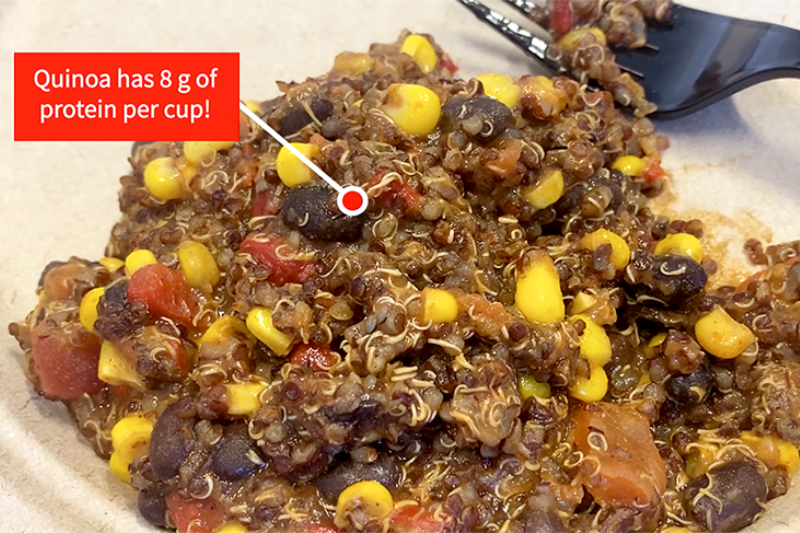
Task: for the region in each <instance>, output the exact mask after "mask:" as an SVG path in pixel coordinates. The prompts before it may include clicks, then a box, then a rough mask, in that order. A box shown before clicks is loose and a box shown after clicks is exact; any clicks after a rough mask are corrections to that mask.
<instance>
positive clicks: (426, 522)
mask: <svg viewBox="0 0 800 533" xmlns="http://www.w3.org/2000/svg"><path fill="white" fill-rule="evenodd" d="M443 528H444V523H443V522H441V521H440V520H437V519H436V517H435V516H433V513H432V512H431V511H430V510H429V509H426V508H425V507H422V506H419V505H409V506H408V507H402V508H400V509H398V510H396V511H395V512H394V514H393V515H392V526H391V530H392V531H394V532H395V533H441V532H442V530H443Z"/></svg>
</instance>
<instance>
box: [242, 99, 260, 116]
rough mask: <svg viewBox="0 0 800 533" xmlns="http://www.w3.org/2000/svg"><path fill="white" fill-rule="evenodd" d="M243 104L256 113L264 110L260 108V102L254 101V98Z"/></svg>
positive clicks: (258, 113)
mask: <svg viewBox="0 0 800 533" xmlns="http://www.w3.org/2000/svg"><path fill="white" fill-rule="evenodd" d="M244 106H245V107H246V108H247V109H249V110H250V111H252V112H253V113H255V114H257V115H260V114H261V113H263V112H264V110H263V109H262V108H261V102H256V101H255V100H248V101H247V102H245V103H244Z"/></svg>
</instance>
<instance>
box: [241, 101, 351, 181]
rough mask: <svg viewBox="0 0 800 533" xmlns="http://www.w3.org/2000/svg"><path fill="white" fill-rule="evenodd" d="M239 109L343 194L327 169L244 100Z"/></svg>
mask: <svg viewBox="0 0 800 533" xmlns="http://www.w3.org/2000/svg"><path fill="white" fill-rule="evenodd" d="M239 109H241V110H242V113H244V114H245V115H247V116H248V117H250V120H252V121H253V122H255V123H256V124H258V125H259V126H261V128H262V129H263V130H264V131H266V132H267V133H269V134H270V135H271V136H272V138H273V139H275V140H276V141H278V142H279V143H281V144H282V145H283V146H284V147H285V148H286V149H287V150H289V151H290V152H292V153H293V154H294V156H295V157H296V158H297V159H299V160H300V161H302V162H303V163H305V165H306V166H307V167H308V168H310V169H311V170H313V171H314V174H316V175H317V176H319V177H320V178H322V179H323V180H325V182H326V183H327V184H328V185H330V186H331V187H332V188H333V189H334V190H335V191H336V192H338V193H339V194H341V193H343V192H344V188H343V187H342V186H341V185H339V184H338V183H336V182H335V181H333V179H332V178H331V177H330V176H328V175H327V174H325V171H324V170H322V169H321V168H319V167H318V166H317V165H315V164H314V162H313V161H311V160H310V159H309V158H307V157H306V156H304V155H303V154H301V153H300V152H298V151H297V148H295V147H294V146H292V144H291V143H290V142H289V141H287V140H286V139H284V138H283V136H281V134H280V133H278V132H277V131H275V130H273V129H272V128H271V127H270V126H269V124H267V123H266V122H264V121H263V120H261V118H260V117H259V116H258V115H256V114H255V113H253V112H252V111H250V110H249V109H247V106H246V105H244V104H243V103H242V102H239Z"/></svg>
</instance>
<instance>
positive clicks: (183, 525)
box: [166, 492, 225, 533]
mask: <svg viewBox="0 0 800 533" xmlns="http://www.w3.org/2000/svg"><path fill="white" fill-rule="evenodd" d="M166 500H167V509H168V510H169V515H170V516H171V517H172V521H173V522H174V523H175V528H176V529H177V530H178V533H187V531H189V528H190V527H191V532H192V533H212V532H213V531H215V530H216V529H217V528H218V527H219V526H221V525H222V523H223V522H224V521H225V509H224V508H223V507H222V505H221V504H220V503H219V502H218V501H217V500H215V499H213V498H206V499H205V500H197V499H194V498H191V499H188V500H185V499H183V498H181V497H180V496H179V495H178V493H176V492H171V493H169V494H168V495H167V498H166Z"/></svg>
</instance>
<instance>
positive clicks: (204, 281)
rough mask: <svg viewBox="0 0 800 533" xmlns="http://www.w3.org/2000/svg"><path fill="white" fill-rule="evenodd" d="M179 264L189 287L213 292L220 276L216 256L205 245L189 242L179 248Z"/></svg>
mask: <svg viewBox="0 0 800 533" xmlns="http://www.w3.org/2000/svg"><path fill="white" fill-rule="evenodd" d="M178 262H179V263H180V265H181V270H182V271H183V275H184V276H186V280H187V281H188V282H189V285H191V286H192V287H194V288H195V289H200V290H203V291H205V292H211V289H213V288H214V286H215V285H216V284H217V283H218V282H219V278H220V274H219V267H218V266H217V262H216V261H214V256H213V255H211V252H209V251H208V248H206V247H205V246H204V245H203V244H201V243H199V242H194V241H187V242H184V243H183V244H181V245H180V246H179V247H178Z"/></svg>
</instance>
